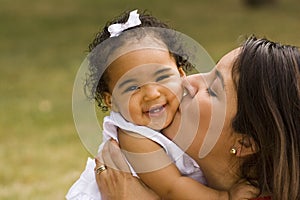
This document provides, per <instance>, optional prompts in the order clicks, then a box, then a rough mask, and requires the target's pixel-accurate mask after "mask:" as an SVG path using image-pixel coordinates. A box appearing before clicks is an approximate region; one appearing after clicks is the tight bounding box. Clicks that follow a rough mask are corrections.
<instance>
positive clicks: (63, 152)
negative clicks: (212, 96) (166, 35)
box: [0, 0, 300, 200]
mask: <svg viewBox="0 0 300 200" xmlns="http://www.w3.org/2000/svg"><path fill="white" fill-rule="evenodd" d="M0 4H1V6H0V25H1V28H0V52H1V53H0V91H1V96H0V110H1V115H0V123H1V126H0V141H1V145H0V160H1V164H0V199H3V200H4V199H14V200H15V199H63V197H64V195H65V194H66V192H67V190H68V188H69V187H70V186H71V184H72V183H73V182H74V181H75V180H76V179H77V178H78V177H79V175H80V172H81V171H82V170H83V168H84V166H85V162H86V158H87V156H89V153H88V152H87V151H86V150H85V149H84V147H83V146H82V144H81V142H80V140H79V137H78V135H77V133H76V130H75V126H74V122H73V119H72V108H71V101H72V99H71V97H72V87H73V81H74V79H75V75H76V71H77V70H78V68H79V66H80V64H81V62H82V61H83V59H84V57H85V56H86V54H87V52H86V50H87V46H88V43H89V42H91V40H92V38H93V36H94V35H95V33H96V32H97V31H98V30H99V29H100V28H101V27H102V26H103V25H104V23H105V22H106V21H107V20H109V19H111V18H113V17H115V16H116V15H119V13H121V12H123V11H124V10H132V9H135V8H138V9H140V10H144V9H147V10H149V11H150V12H151V13H152V14H153V15H155V16H157V17H158V18H160V19H161V20H163V21H166V22H169V23H170V24H171V26H172V27H174V28H175V29H176V30H178V31H180V32H183V33H185V34H187V35H189V36H191V37H192V38H194V39H195V40H197V41H198V42H199V43H200V44H201V45H202V46H203V47H204V48H205V49H206V50H207V51H208V52H209V53H210V55H211V56H212V57H213V58H214V59H215V60H218V59H219V58H220V57H221V56H222V55H223V54H225V53H226V52H228V51H229V50H231V49H233V48H234V47H236V46H237V45H238V44H239V42H240V41H241V40H240V38H241V37H242V38H243V37H244V35H250V34H252V33H254V34H256V35H258V36H266V37H268V38H270V39H272V40H276V41H280V42H282V43H290V44H294V45H298V46H300V37H299V36H300V21H299V20H300V12H299V11H300V1H298V0H277V1H270V2H269V3H265V4H263V5H261V6H249V5H248V4H247V3H245V1H243V0H215V1H214V2H212V1H210V0H186V1H173V0H163V1H159V0H152V1H151V2H150V1H143V0H139V1H134V0H51V1H46V0H0Z"/></svg>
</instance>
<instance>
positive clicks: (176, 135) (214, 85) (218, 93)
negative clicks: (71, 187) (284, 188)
mask: <svg viewBox="0 0 300 200" xmlns="http://www.w3.org/2000/svg"><path fill="white" fill-rule="evenodd" d="M239 50H240V49H235V50H233V51H231V52H229V53H228V54H226V55H225V56H224V57H223V58H222V59H221V60H220V61H219V62H218V64H217V65H216V67H215V69H213V70H212V71H211V72H209V73H207V74H197V75H193V76H189V77H188V82H189V84H190V85H189V87H187V88H190V94H191V95H188V96H186V97H184V98H183V100H182V102H181V107H180V109H179V111H178V112H177V113H176V114H175V117H174V119H173V122H172V124H171V125H170V126H168V127H167V128H166V129H164V130H163V133H164V134H165V135H166V136H167V137H169V138H170V139H174V142H175V143H177V144H178V145H179V146H180V147H181V148H182V149H186V152H187V153H188V154H189V155H190V156H191V157H193V158H194V159H195V161H196V162H197V163H198V164H199V165H200V166H201V169H202V171H203V173H204V174H205V176H206V179H207V181H208V185H209V187H211V188H214V189H217V190H230V189H232V191H236V192H241V191H242V190H241V189H240V188H239V187H233V186H234V185H235V184H236V183H238V182H239V181H240V176H239V171H238V168H239V162H242V160H243V158H244V157H245V156H247V155H249V154H252V153H254V152H255V147H254V146H253V145H252V144H253V143H251V138H246V139H245V136H244V135H241V134H237V133H235V132H234V131H233V130H232V128H231V120H232V118H233V117H234V115H235V113H236V106H237V103H236V92H235V89H234V87H233V81H232V78H231V69H232V65H233V62H234V60H235V58H236V55H237V54H238V52H239ZM195 108H197V109H195ZM222 108H225V110H224V109H222ZM195 110H196V111H195ZM197 116H200V118H199V117H197ZM195 119H197V120H198V122H199V123H198V124H197V123H195ZM183 120H184V121H183ZM216 122H223V123H221V125H220V126H219V127H218V128H217V129H212V128H211V126H210V124H214V123H216ZM195 124H196V125H195ZM195 127H196V129H195ZM177 130H179V131H177ZM195 130H197V131H195ZM216 132H217V133H216ZM186 133H189V134H190V135H191V136H187V134H186ZM210 134H214V138H217V139H214V140H215V141H214V142H213V144H214V145H213V147H212V149H211V150H210V149H209V151H207V149H206V148H207V144H208V143H209V144H210V143H211V142H209V140H205V137H206V135H210ZM185 137H188V139H186V140H181V139H182V138H185ZM182 141H183V142H182ZM245 141H246V142H245ZM232 147H235V148H236V149H237V154H236V155H232V154H230V149H231V148H232ZM201 148H202V149H201ZM202 152H206V153H205V154H203V153H202ZM203 155H205V156H203ZM97 165H98V166H99V162H98V164H97ZM117 168H118V166H117ZM108 171H110V174H114V173H116V174H118V173H121V174H122V172H118V171H114V172H112V170H111V169H108ZM224 172H226V173H224ZM102 177H104V179H106V178H107V176H106V175H104V176H102ZM150 178H151V177H149V179H150ZM96 179H97V182H98V184H99V187H100V188H101V187H102V189H103V188H106V186H105V185H106V184H107V185H111V184H109V183H107V182H106V184H104V183H103V181H101V177H100V175H97V176H96ZM106 180H107V179H106ZM127 180H131V179H130V178H128V179H127ZM132 180H133V181H132V182H133V183H135V184H137V183H136V181H134V179H132ZM143 180H144V179H143ZM121 185H122V182H121V183H120V182H119V185H118V187H121ZM123 188H124V184H123ZM129 188H130V186H129ZM179 188H180V187H179ZM114 189H115V190H117V187H116V188H114ZM195 189H197V188H195ZM115 190H114V191H115ZM180 192H182V193H183V194H184V195H187V192H186V191H185V190H182V191H180ZM257 192H258V191H257V190H255V189H254V188H249V189H248V190H247V192H245V191H243V193H244V194H246V193H247V194H249V196H248V197H247V196H245V199H248V198H250V197H252V198H253V197H255V195H254V194H257ZM241 193H242V192H241ZM251 195H252V196H251ZM138 196H139V195H138ZM185 197H186V196H185ZM230 198H233V196H230ZM109 199H116V198H114V197H110V198H109ZM208 199H209V198H208Z"/></svg>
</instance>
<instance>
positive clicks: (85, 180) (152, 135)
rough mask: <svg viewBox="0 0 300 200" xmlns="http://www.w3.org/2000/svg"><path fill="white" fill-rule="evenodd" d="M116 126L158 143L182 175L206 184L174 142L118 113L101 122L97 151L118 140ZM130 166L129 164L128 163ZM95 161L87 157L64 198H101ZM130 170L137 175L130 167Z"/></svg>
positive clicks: (82, 199) (195, 164)
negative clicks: (82, 168) (111, 141)
mask: <svg viewBox="0 0 300 200" xmlns="http://www.w3.org/2000/svg"><path fill="white" fill-rule="evenodd" d="M117 127H119V128H121V129H123V130H125V131H130V132H134V133H137V134H140V135H142V136H145V137H147V138H149V139H150V140H153V141H155V142H156V143H158V144H160V145H161V146H162V148H163V149H164V150H165V152H166V154H167V155H168V156H169V157H170V158H171V160H172V161H173V162H174V164H176V166H177V168H178V169H179V171H180V172H181V174H182V175H183V176H188V177H191V178H193V179H195V180H196V181H198V182H200V183H202V184H206V181H205V178H204V175H203V173H202V171H201V170H200V168H199V165H198V164H197V163H196V162H195V161H194V160H193V159H192V158H191V157H190V156H188V155H187V154H185V153H184V152H183V151H182V150H181V149H180V148H179V147H178V146H177V145H176V144H175V143H174V142H172V141H171V140H169V139H168V138H167V137H165V136H164V135H163V134H161V133H160V132H157V131H154V130H153V129H150V128H148V127H145V126H137V125H135V124H133V123H130V122H128V121H126V120H125V119H124V118H123V117H122V116H121V115H120V114H119V113H116V112H111V113H110V115H109V116H107V117H105V118H104V122H103V142H102V144H101V145H100V146H99V151H101V149H102V148H103V145H104V144H105V142H106V141H107V140H109V139H110V138H113V139H114V140H116V141H118V136H117V134H118V133H117ZM129 166H130V164H129ZM94 168H95V161H94V159H91V158H88V160H87V163H86V168H85V170H84V171H83V173H82V174H81V175H80V178H79V179H78V180H77V181H76V182H75V183H74V184H73V185H72V187H71V188H70V190H69V191H68V193H67V195H66V199H70V200H71V199H72V200H101V196H100V192H99V190H98V186H97V183H96V179H95V172H94ZM130 169H131V172H132V174H133V175H134V176H137V175H136V173H135V172H134V170H133V169H132V167H131V166H130Z"/></svg>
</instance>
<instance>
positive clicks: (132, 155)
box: [118, 130, 229, 200]
mask: <svg viewBox="0 0 300 200" xmlns="http://www.w3.org/2000/svg"><path fill="white" fill-rule="evenodd" d="M118 137H119V142H120V146H121V149H122V150H123V153H124V154H125V156H126V158H127V160H128V161H129V162H130V164H131V165H132V167H133V168H134V170H135V171H136V172H137V174H138V175H139V177H140V178H141V180H142V181H143V182H144V183H145V184H146V185H148V186H149V187H150V188H151V189H152V190H153V191H154V192H156V193H157V194H158V195H159V196H160V197H162V198H163V199H176V200H179V199H209V200H213V199H226V200H227V199H229V193H228V192H226V191H217V190H214V189H211V188H209V187H206V186H204V185H202V184H200V183H198V182H197V181H195V180H193V179H191V178H188V177H185V176H182V175H181V174H180V172H179V170H178V169H177V167H176V166H175V164H173V163H172V162H171V160H170V158H169V157H168V155H167V154H166V153H165V151H164V150H163V149H162V147H161V146H160V145H158V144H157V143H155V142H153V141H151V140H150V139H147V138H145V137H142V136H140V135H138V134H132V133H128V132H124V131H123V130H119V134H118Z"/></svg>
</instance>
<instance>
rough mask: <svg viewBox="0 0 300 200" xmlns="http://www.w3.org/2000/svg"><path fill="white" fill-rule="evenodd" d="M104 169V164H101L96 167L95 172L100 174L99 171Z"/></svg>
mask: <svg viewBox="0 0 300 200" xmlns="http://www.w3.org/2000/svg"><path fill="white" fill-rule="evenodd" d="M105 170H106V166H105V165H101V166H100V167H98V168H97V169H96V170H95V172H96V174H100V173H101V172H103V171H105Z"/></svg>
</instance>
